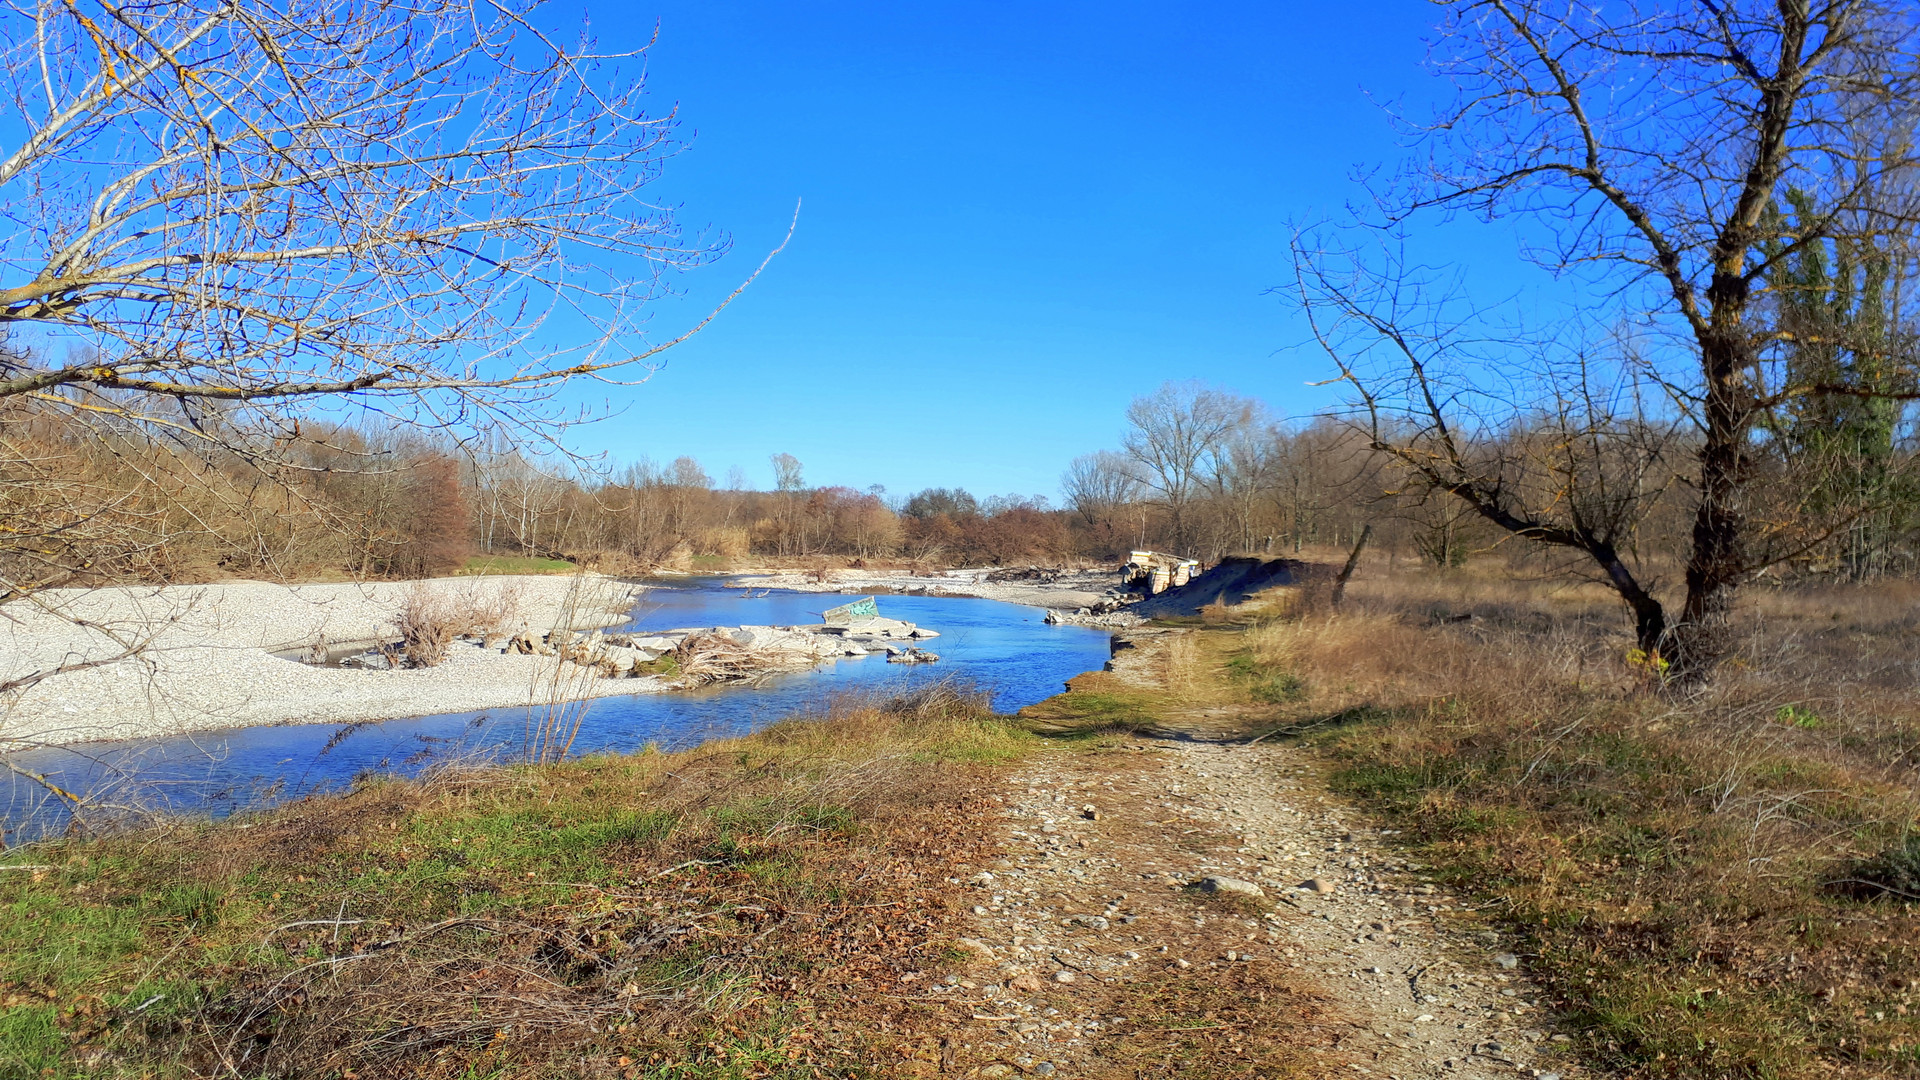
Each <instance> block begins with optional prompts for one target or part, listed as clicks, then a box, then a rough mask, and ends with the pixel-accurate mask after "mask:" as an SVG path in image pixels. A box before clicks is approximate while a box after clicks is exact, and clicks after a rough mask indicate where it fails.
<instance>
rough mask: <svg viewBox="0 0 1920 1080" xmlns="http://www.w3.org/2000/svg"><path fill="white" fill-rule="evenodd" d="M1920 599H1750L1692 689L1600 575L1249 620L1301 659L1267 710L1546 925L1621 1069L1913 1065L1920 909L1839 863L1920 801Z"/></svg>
mask: <svg viewBox="0 0 1920 1080" xmlns="http://www.w3.org/2000/svg"><path fill="white" fill-rule="evenodd" d="M1915 597H1920V589H1916V588H1915V587H1914V586H1912V585H1909V584H1905V583H1902V584H1898V585H1892V586H1872V587H1856V588H1845V587H1831V586H1829V587H1823V588H1809V589H1787V588H1764V587H1762V588H1755V589H1753V590H1750V591H1749V594H1748V600H1747V603H1746V606H1745V610H1744V612H1743V616H1744V625H1745V626H1746V627H1747V635H1746V637H1745V638H1744V639H1743V641H1742V643H1741V647H1740V649H1739V650H1738V652H1737V654H1736V655H1735V656H1734V657H1732V658H1731V659H1730V661H1729V663H1728V664H1727V666H1726V668H1725V670H1724V671H1723V672H1722V673H1721V676H1720V677H1719V678H1718V679H1717V680H1716V681H1715V682H1714V684H1713V685H1712V686H1710V687H1708V688H1706V689H1704V690H1700V691H1694V692H1690V693H1687V694H1684V695H1682V694H1679V693H1677V692H1675V691H1674V690H1673V689H1672V688H1670V687H1665V686H1663V685H1662V684H1661V683H1660V680H1659V678H1658V676H1657V673H1654V672H1650V671H1647V670H1645V669H1644V668H1641V667H1636V666H1635V665H1633V664H1632V663H1630V662H1629V660H1628V651H1629V647H1630V646H1631V640H1630V637H1629V635H1628V633H1627V624H1626V618H1625V615H1624V613H1623V612H1622V611H1621V610H1620V608H1619V606H1618V605H1617V603H1616V602H1612V601H1611V600H1610V597H1609V596H1608V595H1607V594H1606V593H1605V592H1604V591H1600V590H1597V589H1595V588H1594V587H1591V586H1579V587H1564V586H1558V585H1555V584H1552V583H1546V582H1530V581H1526V580H1523V579H1519V578H1516V577H1513V576H1510V575H1505V572H1504V570H1503V569H1501V568H1497V567H1496V568H1492V569H1476V570H1473V571H1472V572H1467V573H1449V574H1417V573H1408V574H1399V575H1394V576H1387V575H1384V574H1381V573H1379V572H1378V571H1377V569H1376V572H1374V573H1373V574H1372V575H1370V576H1369V577H1366V578H1363V579H1360V580H1356V582H1355V583H1354V586H1353V587H1352V588H1351V589H1350V590H1349V602H1348V604H1347V605H1345V606H1344V607H1343V608H1342V609H1340V610H1339V611H1337V612H1329V611H1327V610H1325V609H1324V608H1319V609H1316V610H1308V611H1305V612H1304V613H1302V614H1301V615H1300V616H1299V617H1297V618H1295V619H1292V620H1287V621H1272V622H1266V623H1263V624H1261V625H1258V626H1255V627H1253V628H1251V629H1249V630H1248V631H1247V633H1246V635H1245V641H1244V650H1245V652H1244V657H1245V659H1244V660H1243V661H1242V663H1243V666H1245V667H1246V668H1247V670H1250V671H1260V672H1273V671H1284V672H1287V673H1290V674H1291V675H1292V676H1293V677H1294V678H1295V679H1296V680H1297V681H1298V682H1299V683H1300V684H1301V692H1300V696H1299V698H1298V700H1296V701H1294V702H1292V703H1291V704H1289V705H1287V706H1285V707H1284V708H1283V709H1282V710H1281V713H1282V715H1280V716H1278V717H1275V718H1271V719H1276V720H1277V721H1278V722H1279V724H1280V726H1281V727H1282V728H1283V729H1286V730H1291V731H1294V732H1297V733H1300V734H1302V735H1303V736H1305V737H1307V738H1310V739H1313V740H1315V741H1317V742H1319V743H1321V744H1322V745H1324V746H1325V747H1326V748H1327V749H1328V750H1329V752H1331V753H1333V754H1335V755H1337V756H1338V758H1339V759H1340V760H1341V762H1342V766H1343V768H1342V771H1341V772H1340V774H1339V782H1340V784H1341V785H1342V786H1343V787H1344V789H1345V790H1347V791H1349V792H1351V793H1352V794H1353V795H1355V796H1356V797H1358V798H1360V799H1362V800H1364V801H1366V802H1367V803H1368V804H1369V805H1371V806H1372V807H1374V808H1375V809H1376V810H1377V811H1378V812H1380V813H1381V814H1383V815H1386V816H1388V817H1391V818H1393V819H1394V820H1395V821H1396V822H1397V823H1399V824H1400V825H1401V826H1402V827H1404V828H1406V829H1408V831H1409V833H1410V835H1412V836H1413V837H1415V838H1416V839H1415V841H1414V842H1416V843H1418V844H1420V845H1422V846H1423V847H1424V848H1425V850H1426V853H1427V855H1428V856H1429V857H1430V858H1432V859H1433V860H1434V861H1435V862H1436V863H1438V864H1439V865H1441V866H1444V867H1448V868H1450V869H1451V871H1452V872H1453V875H1454V876H1455V880H1456V881H1457V883H1458V884H1459V885H1460V886H1461V887H1462V888H1465V889H1468V890H1471V891H1474V892H1477V893H1478V894H1479V895H1480V896H1481V898H1482V902H1483V903H1486V904H1490V905H1493V906H1494V909H1495V910H1500V911H1504V912H1506V914H1507V918H1508V919H1509V920H1510V921H1511V922H1512V923H1513V924H1514V925H1515V927H1516V928H1519V929H1523V930H1524V931H1525V932H1526V933H1527V934H1528V935H1529V937H1530V938H1531V948H1530V950H1529V951H1530V952H1531V953H1532V957H1531V958H1530V961H1529V962H1530V964H1531V965H1532V966H1534V967H1536V968H1537V969H1538V971H1539V972H1540V974H1541V975H1542V976H1543V977H1544V978H1546V979H1548V980H1549V981H1550V982H1551V983H1552V984H1553V985H1554V986H1555V987H1556V989H1557V990H1558V992H1559V993H1560V995H1561V996H1562V1001H1563V1008H1564V1010H1565V1011H1566V1013H1567V1015H1568V1016H1570V1017H1571V1018H1572V1020H1573V1022H1574V1023H1575V1024H1576V1026H1578V1027H1579V1028H1580V1029H1582V1030H1583V1032H1584V1034H1583V1035H1582V1037H1581V1038H1582V1042H1583V1046H1584V1049H1585V1050H1586V1051H1587V1052H1588V1053H1589V1054H1590V1055H1592V1056H1593V1057H1594V1058H1595V1059H1596V1060H1597V1061H1599V1062H1600V1063H1603V1064H1608V1065H1613V1066H1617V1067H1620V1068H1623V1069H1625V1070H1627V1071H1628V1072H1630V1073H1632V1074H1635V1075H1648V1076H1671V1077H1676V1078H1678V1077H1689V1078H1691V1077H1754V1078H1760V1077H1770V1078H1783V1080H1784V1078H1798V1077H1815V1076H1834V1075H1861V1076H1865V1075H1875V1076H1879V1075H1920V1012H1916V1008H1920V1003H1916V1001H1915V991H1916V989H1920V914H1917V913H1916V910H1915V908H1914V907H1913V905H1912V904H1911V903H1910V902H1904V901H1903V899H1902V898H1900V897H1887V896H1881V897H1880V898H1879V899H1877V900H1863V899H1861V897H1862V896H1865V895H1868V894H1871V893H1872V892H1874V890H1873V889H1871V888H1868V889H1865V890H1864V891H1863V890H1861V889H1857V888H1854V889H1850V888H1849V887H1848V886H1847V884H1846V883H1847V882H1848V881H1849V880H1853V879H1857V878H1859V877H1860V875H1861V874H1862V872H1863V867H1866V868H1867V871H1866V872H1867V873H1868V876H1871V875H1872V874H1873V873H1877V872H1878V871H1874V870H1872V869H1871V864H1872V860H1874V859H1875V858H1876V857H1888V856H1889V853H1892V855H1893V856H1896V857H1897V856H1898V855H1899V853H1900V852H1903V851H1906V850H1908V849H1907V848H1906V847H1905V845H1906V843H1907V840H1908V836H1909V833H1910V832H1911V831H1912V830H1913V825H1914V823H1915V822H1916V820H1920V796H1917V794H1916V779H1920V774H1916V771H1915V770H1916V765H1917V764H1920V702H1916V700H1915V697H1914V695H1913V692H1912V685H1913V675H1914V673H1915V672H1916V670H1920V639H1916V637H1915V635H1914V634H1913V633H1912V630H1913V622H1914V615H1913V614H1912V611H1913V607H1912V604H1911V601H1912V600H1913V599H1914V598H1915ZM1462 616H1470V617H1469V618H1462ZM1267 677H1269V678H1270V677H1271V676H1267ZM1896 861H1897V858H1896ZM1916 865H1917V866H1920V861H1916Z"/></svg>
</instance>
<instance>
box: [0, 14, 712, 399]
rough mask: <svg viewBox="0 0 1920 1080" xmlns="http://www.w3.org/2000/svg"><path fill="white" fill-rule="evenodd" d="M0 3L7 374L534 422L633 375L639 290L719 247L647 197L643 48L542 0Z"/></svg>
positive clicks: (663, 133) (667, 125)
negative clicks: (592, 386) (538, 408)
mask: <svg viewBox="0 0 1920 1080" xmlns="http://www.w3.org/2000/svg"><path fill="white" fill-rule="evenodd" d="M0 31H3V32H4V38H5V41H6V43H7V44H6V51H5V53H4V57H5V59H4V71H5V75H4V77H5V79H6V91H5V93H6V100H5V103H4V106H0V107H4V108H6V109H7V110H8V111H9V114H10V115H9V116H8V121H7V124H6V128H5V129H6V131H7V132H8V142H9V143H10V145H0V205H4V207H5V210H4V213H5V221H6V226H5V227H6V229H7V231H6V233H5V234H4V235H3V236H0V329H10V330H11V331H12V332H13V334H14V339H15V341H16V343H19V342H21V341H22V338H21V332H22V331H23V330H26V329H28V328H34V329H37V330H39V331H41V332H40V333H39V334H38V335H32V336H31V339H30V340H31V341H32V344H34V345H35V346H37V348H36V349H35V351H34V352H33V353H31V354H27V353H22V354H20V355H18V356H16V357H15V358H13V359H12V360H10V361H9V362H8V364H7V365H6V369H5V370H4V371H0V397H11V396H20V395H32V396H37V397H39V398H41V399H44V400H48V401H57V402H58V403H59V404H60V405H62V406H65V407H70V408H78V409H92V410H110V411H116V412H122V413H127V414H132V415H137V416H140V417H141V418H143V419H144V420H146V421H148V422H153V423H160V424H176V423H182V422H186V423H191V422H192V420H193V419H194V418H195V417H197V416H201V415H205V414H208V413H210V412H212V411H214V410H219V409H225V410H226V411H227V412H228V413H229V414H231V413H232V411H233V410H234V409H236V408H244V407H247V406H253V407H255V408H258V407H260V406H263V405H266V404H270V403H286V402H289V401H291V400H294V399H300V398H312V397H316V396H321V395H339V394H351V395H355V396H356V397H357V398H358V399H359V400H360V402H361V403H363V404H365V405H367V406H368V407H372V408H378V409H383V410H385V411H387V412H389V414H392V415H397V416H398V417H399V418H400V419H403V420H406V421H411V422H427V423H434V424H448V423H453V422H457V421H460V420H467V421H471V420H473V419H474V418H475V415H476V413H475V411H476V410H478V412H479V413H488V412H492V413H496V414H498V413H499V412H501V411H502V410H505V409H515V410H522V414H521V415H520V416H519V417H518V419H522V420H525V419H526V418H527V416H526V414H525V412H524V410H527V409H530V408H531V407H532V406H533V405H534V404H535V403H537V402H539V401H541V400H544V399H545V395H547V394H549V393H550V392H551V390H552V389H553V387H554V386H555V385H556V384H557V383H559V382H562V381H565V380H568V379H576V378H584V377H599V378H619V377H621V376H622V374H623V373H632V374H636V375H637V374H641V373H644V371H645V366H644V361H645V360H646V359H647V357H649V356H650V355H652V353H653V351H654V350H655V349H657V348H658V347H659V345H658V344H656V345H655V346H643V345H642V344H640V342H639V337H638V331H639V329H640V327H639V323H638V317H639V313H640V306H641V304H642V303H643V302H644V301H645V300H647V299H648V298H650V297H652V296H653V295H655V294H656V292H657V290H658V287H659V284H660V274H661V272H662V271H664V270H667V269H669V268H672V267H677V266H684V265H687V264H689V263H694V262H699V261H701V260H702V259H704V258H706V257H707V256H709V255H710V254H712V253H713V252H714V248H712V247H711V246H707V247H702V246H699V245H689V244H685V243H683V242H682V241H681V239H680V236H679V233H678V231H677V229H676V227H675V225H674V222H673V218H672V216H671V214H670V213H668V212H667V211H666V210H664V209H662V208H660V207H658V206H655V205H652V204H651V203H649V202H648V201H647V199H646V197H645V189H646V187H647V185H648V183H649V182H650V181H651V180H652V179H653V178H654V177H655V176H656V175H657V173H658V171H659V169H660V167H661V164H662V162H663V161H664V160H665V159H666V158H667V157H668V156H670V155H671V154H672V153H673V152H674V150H675V148H676V144H675V142H674V139H673V117H672V115H671V114H667V115H665V116H649V115H647V113H646V112H644V111H643V109H642V104H641V100H640V91H641V84H640V78H639V60H640V57H639V56H638V55H632V54H623V55H605V54H601V53H598V52H596V51H595V48H594V46H593V43H592V42H590V41H585V40H579V41H575V40H570V39H566V38H563V37H561V36H559V35H560V33H561V30H560V28H559V27H558V26H556V25H555V21H554V20H553V19H551V18H550V17H549V15H548V12H547V11H546V10H545V9H544V8H542V7H541V6H540V5H539V4H538V3H537V2H528V0H499V2H496V0H402V2H393V0H199V2H193V0H188V2H181V3H165V4H132V5H116V4H113V3H109V2H105V0H101V2H99V3H97V4H93V3H89V2H86V0H44V2H40V3H16V4H12V5H9V6H8V7H6V8H4V9H0ZM550 318H551V319H553V320H554V321H553V323H552V324H551V325H553V326H554V327H555V328H556V329H557V330H560V331H563V334H564V337H565V339H566V340H568V341H570V342H574V343H577V344H576V345H575V346H573V347H570V348H564V349H562V348H555V347H552V346H550V345H547V344H543V343H542V342H541V341H539V340H536V339H535V338H534V336H533V335H534V331H535V330H536V328H538V327H539V326H541V325H542V323H543V322H544V321H546V320H548V319H550ZM560 336H562V335H561V334H555V335H554V337H555V338H558V337H560ZM661 344H664V343H661ZM35 358H37V360H36V359H35ZM636 365H639V366H636ZM161 403H165V404H161Z"/></svg>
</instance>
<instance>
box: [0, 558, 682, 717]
mask: <svg viewBox="0 0 1920 1080" xmlns="http://www.w3.org/2000/svg"><path fill="white" fill-rule="evenodd" d="M414 584H415V583H411V582H383V583H330V584H322V585H296V586H287V585H277V584H272V583H269V582H255V581H247V582H230V583H223V584H218V585H192V586H188V585H173V586H163V587H151V588H108V589H84V590H83V589H63V590H51V591H48V592H44V593H38V594H35V595H34V596H31V597H28V598H26V599H23V600H17V601H14V602H12V603H9V604H6V605H4V606H0V682H7V681H11V680H15V679H20V678H23V677H28V676H31V675H33V674H34V673H36V672H38V673H48V672H55V671H58V669H60V668H61V667H62V666H68V667H72V666H74V665H87V664H95V665H97V666H92V667H84V666H83V667H81V668H80V669H79V670H69V671H66V672H64V673H60V674H53V675H51V676H50V677H47V678H45V679H44V680H43V681H41V682H39V683H37V684H36V685H33V686H31V687H29V688H27V689H26V690H25V691H24V692H22V693H19V694H17V695H15V696H13V697H12V698H11V699H0V707H3V708H4V711H3V712H0V745H4V744H6V743H13V744H15V745H19V744H23V743H36V742H37V743H50V742H62V743H65V742H81V741H87V740H94V739H117V738H136V737H148V736H155V735H171V734H179V733H184V732H190V731H206V730H214V729H219V728H228V727H242V726H248V725H255V724H283V723H302V722H327V723H346V722H352V721H359V720H384V719H391V718H393V717H400V716H419V715H425V714H430V713H442V712H463V711H467V710H477V709H493V708H510V707H524V706H527V705H528V704H530V703H537V702H541V701H545V700H549V699H550V698H551V697H552V692H553V689H554V680H555V679H556V678H562V679H564V680H565V681H566V683H567V686H566V687H565V689H566V692H567V695H568V696H572V697H585V696H598V695H605V694H632V693H642V692H646V691H648V690H649V689H654V688H655V687H653V686H652V685H651V684H652V683H653V682H654V680H649V679H621V680H607V681H593V680H587V679H583V678H574V677H572V676H571V674H570V673H568V674H562V668H561V664H560V662H559V661H558V660H555V659H552V658H548V657H540V656H519V655H512V656H503V655H500V654H499V653H498V652H497V651H496V650H492V649H483V648H481V647H479V646H478V645H473V644H456V645H455V647H454V648H453V649H452V650H451V651H450V653H449V655H448V658H447V660H446V661H445V662H444V663H442V664H440V665H439V666H437V667H432V668H426V669H422V670H411V671H410V670H398V671H366V670H350V669H340V668H324V667H314V666H310V665H307V664H303V663H299V662H297V661H294V660H286V659H281V658H279V657H276V656H273V655H271V654H272V652H274V651H279V650H288V649H300V648H305V647H307V646H310V645H312V644H313V643H314V642H315V641H317V640H322V639H324V640H326V641H329V642H335V643H340V642H367V641H374V640H380V639H389V638H391V636H392V635H393V634H394V630H393V619H394V616H395V614H396V613H397V612H398V611H399V610H400V606H401V603H402V600H403V598H404V597H405V596H406V594H407V591H408V590H409V589H410V588H412V587H413V586H414ZM422 584H423V586H424V587H425V588H428V589H430V590H435V591H438V592H441V593H445V594H450V595H456V596H460V597H463V598H465V599H468V600H472V601H477V602H483V603H484V602H495V601H500V600H501V599H502V598H503V594H504V595H505V599H506V600H507V604H506V606H507V607H508V608H509V609H511V610H512V612H513V614H512V615H511V617H510V618H509V619H508V625H507V626H505V627H503V629H506V630H509V631H516V630H526V631H531V632H534V633H536V634H538V633H544V632H545V631H547V630H551V629H554V628H557V627H565V628H569V629H585V628H589V627H602V626H611V625H615V624H617V623H620V622H623V621H625V620H626V618H627V612H628V611H629V610H630V609H631V608H632V606H633V601H634V587H633V586H631V585H629V584H627V583H625V582H621V581H618V580H616V579H613V578H608V577H602V576H600V575H584V576H574V575H568V576H502V577H487V578H449V579H441V580H436V581H431V582H426V583H422ZM129 650H134V651H135V655H130V656H123V654H125V653H127V652H128V651H129ZM116 657H120V658H119V659H115V658H116Z"/></svg>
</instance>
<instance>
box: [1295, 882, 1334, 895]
mask: <svg viewBox="0 0 1920 1080" xmlns="http://www.w3.org/2000/svg"><path fill="white" fill-rule="evenodd" d="M1297 887H1298V888H1302V889H1305V890H1307V891H1308V892H1313V893H1319V894H1320V895H1321V896H1325V895H1327V894H1328V893H1330V892H1332V891H1333V882H1331V881H1328V880H1327V879H1326V878H1308V879H1307V880H1305V881H1303V882H1301V883H1300V884H1299V885H1298V886H1297Z"/></svg>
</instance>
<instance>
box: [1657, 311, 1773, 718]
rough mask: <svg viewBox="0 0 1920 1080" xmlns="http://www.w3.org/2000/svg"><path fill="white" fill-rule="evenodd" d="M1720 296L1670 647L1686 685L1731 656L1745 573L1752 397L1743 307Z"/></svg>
mask: <svg viewBox="0 0 1920 1080" xmlns="http://www.w3.org/2000/svg"><path fill="white" fill-rule="evenodd" d="M1716 284H1718V283H1716ZM1734 288H1740V289H1742V291H1744V289H1743V287H1740V286H1735V287H1734ZM1716 300H1719V301H1720V302H1719V303H1716V304H1715V311H1714V316H1715V322H1717V323H1721V324H1722V327H1723V329H1722V333H1720V334H1716V335H1714V336H1713V337H1711V338H1709V339H1708V340H1707V341H1706V342H1704V343H1703V348H1702V357H1701V359H1702V361H1703V363H1702V368H1703V374H1705V376H1706V400H1705V402H1704V403H1703V404H1704V407H1705V420H1706V425H1705V427H1706V431H1705V438H1704V439H1703V441H1702V444H1701V447H1700V504H1699V507H1698V508H1697V509H1696V510H1695V512H1694V519H1693V542H1692V547H1691V549H1690V550H1689V552H1688V555H1687V575H1686V576H1687V596H1686V601H1685V603H1684V604H1683V605H1682V607H1681V611H1680V622H1679V624H1678V625H1677V626H1674V627H1672V628H1671V630H1672V632H1671V634H1670V635H1669V637H1670V643H1669V644H1668V646H1667V648H1666V649H1665V650H1664V653H1665V655H1666V657H1667V659H1668V661H1669V662H1670V663H1671V664H1672V665H1673V667H1672V671H1673V675H1674V677H1676V678H1678V679H1680V680H1681V681H1683V682H1698V681H1700V680H1702V679H1705V678H1706V677H1707V676H1708V675H1710V674H1711V673H1712V671H1713V668H1714V666H1715V665H1716V664H1718V663H1719V661H1720V659H1721V657H1722V656H1724V655H1725V654H1726V651H1727V648H1728V645H1729V630H1730V625H1729V624H1730V618H1731V615H1732V612H1733V600H1734V591H1735V589H1736V588H1737V587H1738V585H1739V583H1740V579H1741V578H1742V577H1743V576H1744V575H1745V574H1746V571H1747V565H1746V562H1747V560H1746V552H1745V551H1744V550H1743V548H1744V545H1743V544H1742V543H1741V533H1742V530H1743V529H1744V527H1745V521H1744V515H1743V514H1741V512H1740V494H1741V490H1740V489H1741V486H1742V485H1743V484H1744V482H1745V479H1746V477H1745V474H1746V465H1747V461H1746V442H1747V437H1748V435H1749V433H1750V429H1751V428H1752V426H1753V401H1752V395H1751V392H1750V391H1749V390H1747V388H1746V387H1745V386H1744V385H1743V372H1744V370H1745V367H1746V365H1745V364H1743V363H1742V359H1743V352H1744V350H1742V349H1741V348H1740V347H1739V346H1738V345H1737V344H1736V343H1735V333H1736V332H1735V331H1733V330H1732V328H1733V327H1737V326H1738V324H1739V321H1740V314H1739V313H1740V310H1741V308H1742V307H1744V305H1742V304H1740V303H1739V302H1738V301H1737V300H1736V299H1734V298H1732V297H1726V296H1722V297H1716Z"/></svg>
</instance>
